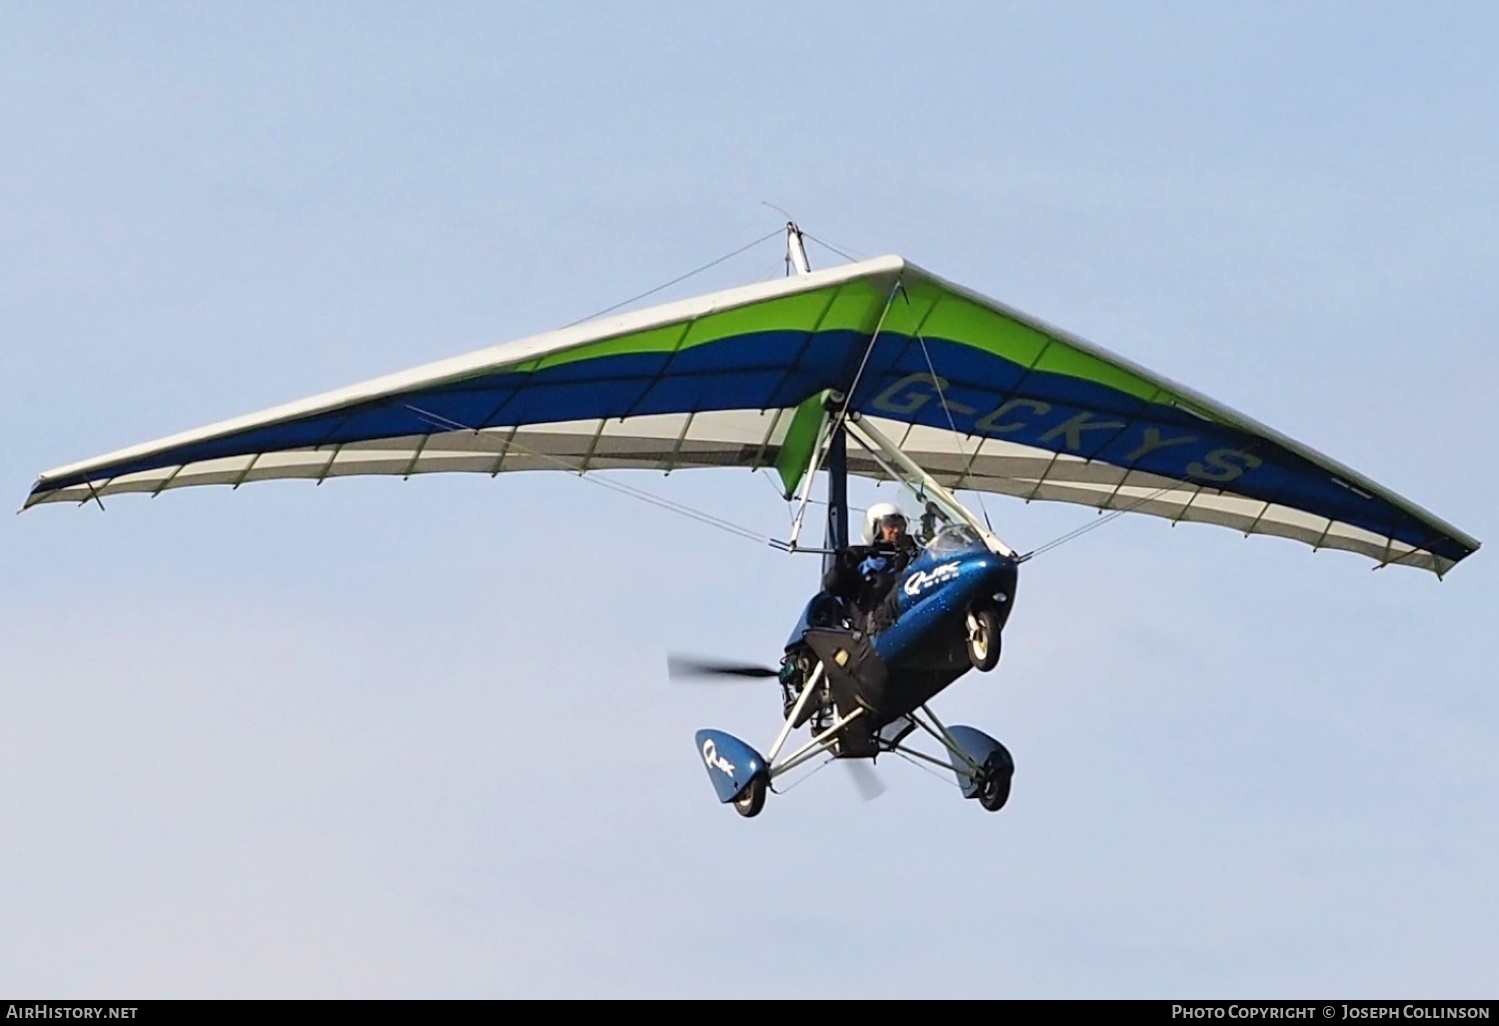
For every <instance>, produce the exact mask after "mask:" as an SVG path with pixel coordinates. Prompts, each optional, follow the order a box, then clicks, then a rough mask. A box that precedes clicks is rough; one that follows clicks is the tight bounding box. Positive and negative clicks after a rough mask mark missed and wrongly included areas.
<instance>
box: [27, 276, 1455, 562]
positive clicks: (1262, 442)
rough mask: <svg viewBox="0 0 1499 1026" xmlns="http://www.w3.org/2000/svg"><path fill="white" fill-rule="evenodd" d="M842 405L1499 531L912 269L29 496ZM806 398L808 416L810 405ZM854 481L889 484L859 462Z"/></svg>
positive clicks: (523, 453) (429, 457)
mask: <svg viewBox="0 0 1499 1026" xmlns="http://www.w3.org/2000/svg"><path fill="white" fill-rule="evenodd" d="M829 391H831V392H833V393H837V394H842V395H845V396H847V402H848V410H849V412H850V414H851V415H854V416H867V417H871V418H874V420H875V423H876V424H877V425H878V426H879V427H880V428H881V430H882V431H884V433H885V434H887V435H889V436H890V437H892V438H894V439H895V440H896V441H897V442H898V443H899V444H900V445H901V447H902V448H903V449H904V450H905V451H906V452H907V453H908V454H910V455H911V456H912V457H913V458H914V459H916V461H917V462H919V463H920V464H921V465H922V466H923V467H925V468H926V469H927V470H928V471H929V472H931V473H932V474H933V475H934V476H935V477H936V478H937V479H938V480H940V481H942V483H943V484H945V485H947V486H949V487H953V488H961V489H974V490H982V491H990V492H998V493H1003V494H1009V495H1015V496H1019V497H1022V498H1025V499H1028V500H1043V501H1064V502H1073V503H1080V504H1083V505H1087V506H1093V507H1096V508H1099V509H1128V510H1131V511H1136V512H1141V513H1146V514H1151V515H1155V516H1161V517H1166V518H1168V519H1171V520H1173V521H1181V520H1185V521H1199V522H1208V523H1216V524H1221V525H1223V526H1227V527H1231V528H1234V529H1237V530H1240V531H1243V532H1245V533H1246V534H1255V533H1257V534H1271V535H1280V536H1284V537H1289V538H1293V539H1296V540H1299V541H1302V542H1305V543H1306V544H1309V545H1312V546H1314V547H1319V548H1338V549H1347V550H1350V551H1354V552H1359V553H1361V554H1363V555H1366V556H1369V557H1371V558H1373V559H1374V560H1376V561H1378V562H1379V563H1380V564H1381V565H1383V564H1387V563H1396V564H1402V565H1411V566H1418V567H1422V568H1425V569H1428V570H1432V571H1434V572H1436V573H1438V574H1442V573H1445V572H1446V571H1447V570H1448V569H1450V568H1451V567H1452V566H1453V565H1454V564H1455V563H1456V562H1458V561H1459V560H1461V559H1463V558H1464V557H1466V556H1467V555H1469V554H1470V553H1472V552H1473V551H1475V550H1476V549H1477V547H1478V542H1476V541H1475V540H1473V539H1472V538H1470V537H1468V536H1466V535H1464V534H1463V533H1462V532H1460V531H1458V530H1457V529H1456V528H1454V527H1452V526H1451V525H1449V524H1446V523H1445V522H1443V521H1441V520H1440V519H1438V518H1436V517H1435V516H1433V515H1432V514H1430V513H1428V512H1426V511H1425V510H1422V509H1421V508H1419V507H1417V506H1415V505H1414V504H1412V503H1410V502H1409V501H1407V500H1405V499H1403V498H1401V497H1400V496H1398V495H1396V494H1395V493H1393V492H1391V491H1389V490H1388V489H1385V488H1383V487H1381V486H1379V485H1377V484H1375V483H1374V482H1372V481H1370V480H1369V479H1368V478H1366V477H1364V476H1362V475H1360V474H1358V473H1356V472H1354V471H1352V470H1350V469H1349V468H1347V467H1344V466H1342V465H1341V464H1339V463H1337V462H1335V461H1333V460H1331V459H1329V458H1328V457H1325V456H1322V455H1321V454H1319V453H1317V452H1315V451H1313V450H1311V449H1310V448H1308V447H1306V446H1303V445H1301V444H1300V443H1298V442H1295V441H1293V440H1291V439H1289V438H1286V437H1285V436H1283V435H1280V434H1278V433H1277V432H1275V431H1273V430H1271V429H1270V428H1267V427H1265V426H1264V425H1261V424H1258V423H1256V422H1255V421H1253V420H1251V419H1249V418H1248V417H1245V416H1244V415H1242V414H1239V413H1236V412H1234V411H1233V410H1230V409H1229V408H1227V407H1225V406H1223V405H1221V404H1219V403H1216V402H1214V401H1213V400H1211V399H1208V398H1207V397H1205V396H1202V395H1199V394H1197V393H1195V392H1193V391H1191V390H1190V389H1187V388H1185V387H1183V386H1180V385H1177V384H1175V383H1173V382H1171V381H1169V380H1167V379H1165V378H1163V377H1161V376H1159V375H1156V374H1154V373H1152V372H1150V371H1147V370H1145V369H1144V368H1141V367H1137V366H1135V365H1133V364H1131V363H1130V362H1128V361H1126V360H1124V359H1122V358H1120V357H1118V356H1115V355H1113V354H1111V353H1108V352H1107V351H1106V350H1103V349H1100V348H1098V347H1096V346H1093V345H1091V344H1089V343H1087V342H1085V341H1083V340H1081V339H1079V338H1076V337H1075V336H1072V335H1070V334H1068V333H1067V332H1064V331H1061V330H1060V329H1057V328H1054V327H1052V326H1050V325H1047V324H1045V323H1043V322H1041V321H1039V320H1037V319H1035V318H1032V317H1030V316H1028V315H1026V314H1023V313H1021V312H1019V311H1016V310H1013V309H1010V308H1008V307H1006V306H1004V305H1003V304H1000V303H997V302H995V301H994V300H991V299H987V298H985V297H983V296H980V295H978V294H976V293H973V292H970V291H968V290H966V289H963V288H961V287H958V286H956V285H953V284H950V283H948V282H945V281H943V280H942V279H940V278H937V277H936V276H934V275H931V274H929V273H927V272H925V271H923V270H921V269H920V268H918V267H915V266H914V265H911V264H909V263H907V262H905V261H904V260H902V259H900V258H898V257H882V258H879V259H877V260H871V261H865V262H863V263H858V264H850V265H847V266H845V267H839V268H833V269H830V270H827V271H821V272H817V273H814V274H809V275H804V276H800V277H796V278H790V279H785V280H781V281H775V282H769V283H765V284H761V285H755V286H749V287H746V288H742V289H736V290H732V291H729V292H722V293H716V294H714V295H710V296H704V297H700V298H697V299H691V300H686V301H683V302H680V303H674V304H668V305H666V306H661V307H655V308H652V309H649V310H644V311H640V312H638V313H634V314H630V315H626V316H622V317H616V318H610V319H607V320H601V321H595V322H590V323H588V324H584V325H581V326H579V327H577V328H572V329H565V330H563V331H559V332H552V333H549V334H546V335H541V336H537V337H535V338H532V339H527V340H524V341H521V342H516V343H511V344H509V345H504V346H497V347H494V348H492V349H487V350H482V351H480V352H477V353H473V354H470V355H468V356H463V357H457V358H454V359H452V360H447V361H443V362H440V363H437V364H431V365H428V366H426V367H421V368H417V369H415V370H412V371H408V372H405V373H402V374H397V375H392V376H389V377H386V378H380V379H377V380H375V381H371V382H367V383H365V384H363V385H356V386H353V387H351V388H348V389H343V390H340V391H337V392H332V393H328V394H326V395H322V396H316V397H313V398H311V399H308V400H304V401H302V402H299V403H293V404H290V405H288V406H283V407H278V408H276V409H272V410H268V411H265V412H264V413H260V414H255V415H252V416H249V417H243V418H239V419H237V420H233V421H227V422H225V423H222V424H217V425H213V426H210V427H207V428H203V429H200V430H197V431H192V432H188V433H185V434H182V435H177V436H174V437H172V438H167V439H163V440H161V441H159V442H154V443H149V444H147V445H142V446H137V447H134V448H132V449H126V450H122V451H120V452H117V453H112V454H110V455H107V456H103V457H99V458H97V459H94V460H89V461H86V462H83V463H78V464H74V465H72V466H69V467H63V468H60V469H58V470H55V471H50V472H48V473H46V474H43V475H42V476H41V477H40V478H39V479H38V481H37V483H36V485H35V487H34V488H33V489H32V492H31V495H30V496H29V497H28V499H27V503H26V504H27V505H28V506H30V505H33V504H36V503H41V502H53V501H74V502H86V501H88V500H89V499H91V498H93V497H95V496H104V495H109V494H112V493H116V492H126V491H144V492H149V493H152V494H157V493H160V492H162V491H165V490H168V489H172V488H178V487H184V486H188V485H197V484H230V485H236V486H237V485H239V484H243V483H246V482H248V481H255V480H263V479H269V478H297V477H300V478H311V479H314V480H323V479H325V478H329V477H338V476H345V475H350V474H395V475H403V476H404V475H412V474H421V473H428V472H434V471H469V472H478V473H489V474H498V473H503V472H509V471H516V470H544V469H565V470H569V471H573V472H586V471H594V470H604V469H623V468H639V469H655V470H663V471H671V470H677V469H686V468H694V467H713V466H739V467H750V468H759V467H769V466H778V467H779V469H780V470H781V472H782V475H783V481H784V483H785V484H786V488H787V491H788V492H790V490H791V489H792V488H793V487H794V485H795V479H796V477H797V476H798V475H800V474H801V473H802V472H803V471H804V470H805V464H806V460H805V459H802V458H790V459H788V458H787V456H788V455H792V456H794V455H795V454H794V453H791V449H793V448H799V447H801V446H802V445H803V444H804V443H805V441H806V437H807V430H806V427H807V423H808V418H807V417H806V414H807V412H808V405H809V404H812V403H815V402H816V401H817V397H819V396H820V395H822V394H824V393H826V392H829ZM798 408H800V410H801V413H802V416H797V410H798ZM849 469H850V471H851V472H853V473H858V474H864V475H867V476H871V477H879V476H882V472H881V471H880V469H879V467H878V465H877V464H876V463H875V462H874V461H873V460H869V459H862V458H860V456H859V455H858V454H857V453H856V452H851V453H850V464H849Z"/></svg>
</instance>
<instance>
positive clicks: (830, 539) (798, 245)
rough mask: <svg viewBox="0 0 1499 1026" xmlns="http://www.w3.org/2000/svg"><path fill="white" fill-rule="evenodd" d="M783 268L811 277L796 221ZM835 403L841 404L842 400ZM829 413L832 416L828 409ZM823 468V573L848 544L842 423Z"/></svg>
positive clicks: (789, 227) (788, 231)
mask: <svg viewBox="0 0 1499 1026" xmlns="http://www.w3.org/2000/svg"><path fill="white" fill-rule="evenodd" d="M786 264H787V266H789V267H791V268H792V269H794V270H795V271H796V273H797V274H811V273H812V265H811V264H810V263H808V262H807V247H806V246H805V245H804V244H803V243H802V230H801V229H800V228H798V227H797V226H796V222H795V221H787V222H786ZM837 399H839V400H841V399H842V396H838V397H837ZM829 412H833V411H832V409H831V408H830V410H829ZM834 415H835V416H836V414H834ZM825 465H826V467H827V471H828V525H827V531H826V533H825V534H824V535H823V547H824V548H826V549H828V550H829V552H828V553H827V554H826V555H824V556H823V557H822V572H823V573H827V572H828V570H830V569H831V568H832V566H833V555H832V550H836V549H841V548H843V547H844V546H846V545H847V544H848V436H847V434H845V433H844V430H843V422H842V421H841V420H839V421H836V422H835V423H834V425H833V430H832V433H831V434H830V435H829V436H828V449H827V457H826V462H825Z"/></svg>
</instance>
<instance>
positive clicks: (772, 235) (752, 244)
mask: <svg viewBox="0 0 1499 1026" xmlns="http://www.w3.org/2000/svg"><path fill="white" fill-rule="evenodd" d="M784 230H785V229H783V228H777V229H776V230H775V231H773V232H771V233H769V234H768V235H762V236H760V237H759V238H758V239H756V240H755V241H754V242H748V243H745V244H744V245H743V246H740V247H739V248H738V249H736V250H734V252H732V253H725V254H724V255H723V256H721V257H719V258H718V259H717V260H710V261H708V262H707V263H706V264H704V265H703V266H701V267H698V268H696V269H694V270H691V271H688V272H687V273H686V274H683V275H680V276H678V277H676V278H673V279H672V280H671V281H669V282H666V283H665V284H663V285H657V286H656V287H655V288H653V289H648V290H646V291H645V292H642V293H641V294H640V295H638V296H631V297H630V298H629V299H626V300H623V301H622V302H619V303H615V304H614V305H613V306H606V307H604V309H602V310H600V311H598V312H597V313H591V314H589V315H588V316H587V317H580V318H578V319H577V320H576V321H573V322H572V323H571V324H564V325H563V326H562V327H563V328H572V327H576V326H577V325H579V324H582V323H583V322H584V321H591V320H593V319H594V318H595V317H602V316H604V314H607V313H613V312H614V311H615V310H618V309H619V308H620V307H622V306H629V305H630V304H631V303H637V302H639V301H640V300H642V299H645V298H647V297H649V296H654V295H655V294H656V293H658V292H660V291H662V290H663V289H669V288H671V287H672V286H673V285H677V284H680V283H681V282H684V281H686V280H687V279H688V278H691V277H692V276H693V275H695V274H702V273H703V272H704V271H706V270H708V269H709V268H711V267H717V266H718V265H719V264H721V263H723V262H724V261H725V260H732V259H733V258H734V257H736V256H738V255H739V254H741V253H744V252H747V251H749V250H751V249H754V248H755V247H756V246H758V245H760V244H761V243H762V242H769V241H770V240H771V239H773V238H775V237H776V236H778V235H780V234H781V233H782V232H783V231H784Z"/></svg>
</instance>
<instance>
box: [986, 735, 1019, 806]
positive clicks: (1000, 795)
mask: <svg viewBox="0 0 1499 1026" xmlns="http://www.w3.org/2000/svg"><path fill="white" fill-rule="evenodd" d="M980 772H981V776H980V782H979V793H978V800H979V804H980V805H982V806H983V807H984V808H985V810H987V811H989V812H998V811H999V810H1000V809H1002V808H1004V807H1005V802H1007V801H1009V800H1010V780H1011V778H1013V777H1014V775H1015V760H1014V759H1012V758H1010V753H1009V752H1008V751H1007V750H1005V749H1004V748H1003V747H1001V748H999V749H998V750H996V751H995V752H993V753H992V754H990V756H989V758H987V759H985V760H984V768H983V770H981V771H980Z"/></svg>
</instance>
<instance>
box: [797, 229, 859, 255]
mask: <svg viewBox="0 0 1499 1026" xmlns="http://www.w3.org/2000/svg"><path fill="white" fill-rule="evenodd" d="M802 237H803V238H807V239H811V240H812V241H813V242H815V243H817V244H818V245H819V246H821V247H822V248H823V249H826V250H829V251H830V252H833V253H837V254H838V255H839V256H841V257H842V258H843V259H845V260H848V261H851V262H853V263H858V262H859V261H860V260H861V259H862V258H861V257H856V256H854V255H853V254H852V253H849V252H847V251H846V250H844V249H842V248H840V247H838V246H835V245H833V244H832V243H831V242H828V241H827V240H826V239H819V238H818V237H817V236H815V235H813V234H812V233H811V232H805V231H804V232H802Z"/></svg>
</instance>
